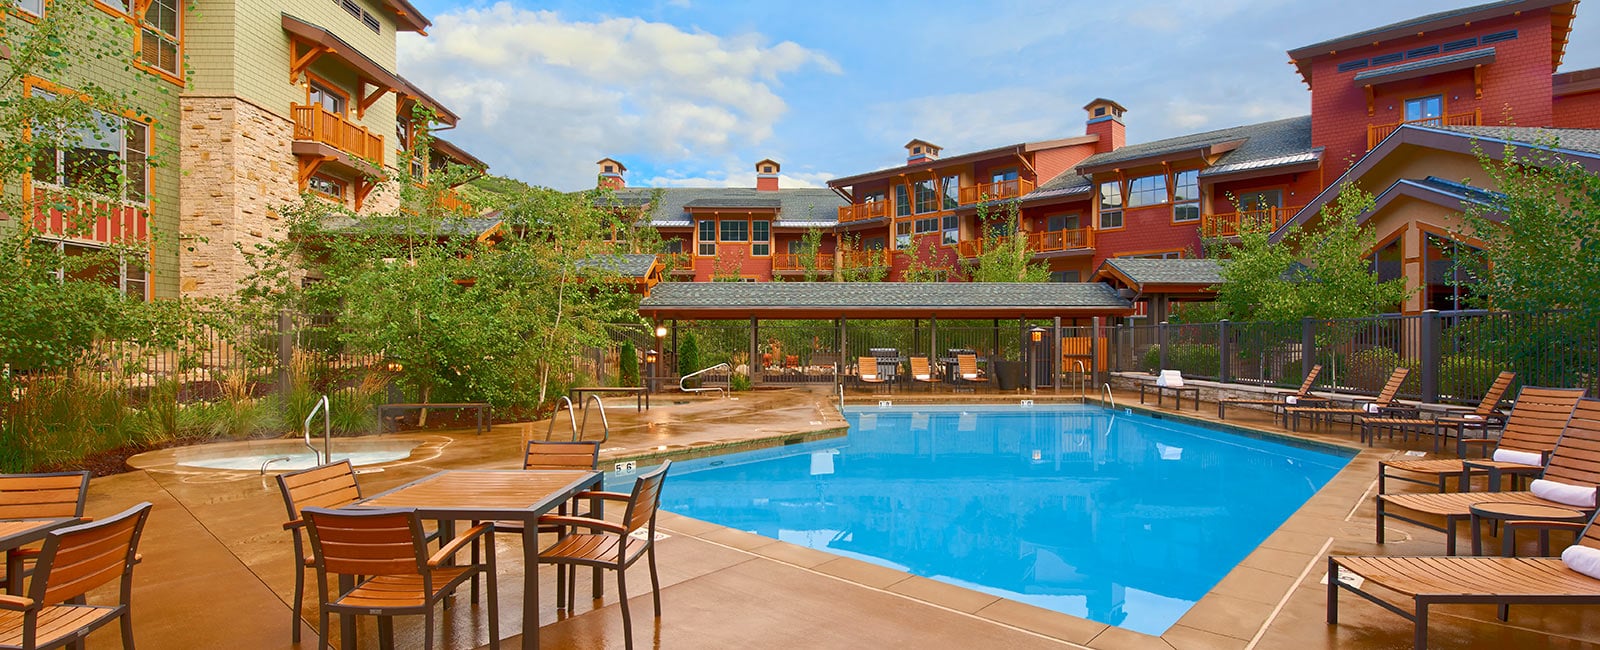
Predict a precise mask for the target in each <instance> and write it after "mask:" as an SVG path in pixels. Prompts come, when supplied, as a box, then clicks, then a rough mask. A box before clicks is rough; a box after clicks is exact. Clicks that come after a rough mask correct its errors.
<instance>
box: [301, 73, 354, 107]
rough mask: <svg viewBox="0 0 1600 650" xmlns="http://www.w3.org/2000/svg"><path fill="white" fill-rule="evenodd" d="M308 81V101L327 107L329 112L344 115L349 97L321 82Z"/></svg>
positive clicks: (314, 104)
mask: <svg viewBox="0 0 1600 650" xmlns="http://www.w3.org/2000/svg"><path fill="white" fill-rule="evenodd" d="M306 83H307V86H306V87H307V88H308V90H307V91H306V93H307V94H306V101H307V103H309V104H311V105H313V106H319V105H320V106H322V107H323V108H325V109H327V110H328V112H329V113H334V114H336V115H344V109H345V106H346V105H347V104H348V103H349V101H350V99H349V97H347V96H345V94H344V93H342V92H339V91H337V90H334V89H333V88H331V87H329V86H326V85H324V84H322V83H321V82H317V81H308V82H306Z"/></svg>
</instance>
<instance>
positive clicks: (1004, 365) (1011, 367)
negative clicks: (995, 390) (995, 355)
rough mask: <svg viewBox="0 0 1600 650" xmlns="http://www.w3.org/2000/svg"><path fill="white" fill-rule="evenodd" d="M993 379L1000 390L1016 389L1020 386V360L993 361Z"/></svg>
mask: <svg viewBox="0 0 1600 650" xmlns="http://www.w3.org/2000/svg"><path fill="white" fill-rule="evenodd" d="M994 380H995V383H996V384H998V385H999V388H1000V390H1016V389H1018V388H1021V387H1022V362H1021V361H996V362H994Z"/></svg>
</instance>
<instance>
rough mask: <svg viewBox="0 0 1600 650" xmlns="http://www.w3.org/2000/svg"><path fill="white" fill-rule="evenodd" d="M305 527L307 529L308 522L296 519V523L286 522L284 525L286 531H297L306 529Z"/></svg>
mask: <svg viewBox="0 0 1600 650" xmlns="http://www.w3.org/2000/svg"><path fill="white" fill-rule="evenodd" d="M305 527H306V520H304V519H296V520H294V521H287V522H284V524H283V529H284V530H295V529H298V528H305Z"/></svg>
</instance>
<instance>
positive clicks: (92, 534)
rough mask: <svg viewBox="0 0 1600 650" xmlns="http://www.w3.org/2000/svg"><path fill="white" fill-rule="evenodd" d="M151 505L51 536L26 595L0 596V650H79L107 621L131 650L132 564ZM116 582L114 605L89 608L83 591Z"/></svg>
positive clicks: (46, 540)
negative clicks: (118, 585)
mask: <svg viewBox="0 0 1600 650" xmlns="http://www.w3.org/2000/svg"><path fill="white" fill-rule="evenodd" d="M150 508H151V505H150V504H149V503H148V502H147V503H140V504H138V505H136V506H134V507H132V508H129V509H127V510H124V511H123V512H122V513H120V514H118V515H116V516H113V517H107V518H105V519H102V520H100V521H96V522H92V523H85V524H78V525H76V526H69V527H67V528H61V529H58V530H54V531H51V532H50V534H49V535H48V536H46V537H45V540H44V546H43V547H42V548H40V550H39V554H38V564H37V565H36V568H35V570H34V577H33V580H32V581H31V582H30V583H29V585H28V592H27V595H26V596H13V595H0V648H18V649H21V650H35V649H36V648H58V647H63V646H81V645H82V643H83V639H84V637H86V636H88V635H89V633H90V632H93V631H95V630H97V629H100V628H101V627H103V626H105V625H106V624H108V623H110V622H111V621H112V620H117V621H118V622H119V623H120V625H121V627H122V647H124V648H132V647H133V619H132V618H130V617H129V615H128V601H129V598H130V597H131V595H132V594H133V565H135V564H137V563H138V562H139V555H138V549H139V535H140V534H141V533H143V532H144V522H145V520H146V519H147V518H149V516H150ZM118 577H121V578H122V580H121V588H120V589H119V590H118V598H117V602H116V604H115V605H90V604H88V602H87V601H86V599H85V598H84V596H85V594H87V593H88V592H89V591H91V590H93V589H95V588H97V587H100V586H101V585H104V584H106V583H108V582H111V581H112V580H113V579H116V578H118Z"/></svg>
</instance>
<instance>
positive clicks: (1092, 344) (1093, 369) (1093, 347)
mask: <svg viewBox="0 0 1600 650" xmlns="http://www.w3.org/2000/svg"><path fill="white" fill-rule="evenodd" d="M1090 322H1091V323H1092V324H1093V327H1091V328H1090V331H1089V376H1090V377H1091V378H1092V379H1091V381H1090V382H1089V383H1090V384H1098V383H1100V363H1099V362H1100V354H1101V350H1100V317H1099V316H1095V317H1094V319H1093V320H1091V321H1090Z"/></svg>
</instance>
